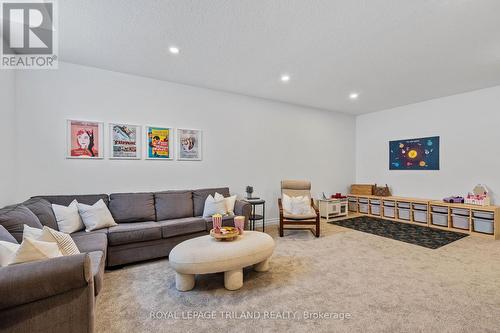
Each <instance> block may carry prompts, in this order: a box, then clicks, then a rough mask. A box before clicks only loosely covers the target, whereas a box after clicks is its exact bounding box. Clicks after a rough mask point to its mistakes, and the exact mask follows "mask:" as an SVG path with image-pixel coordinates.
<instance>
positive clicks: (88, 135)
mask: <svg viewBox="0 0 500 333" xmlns="http://www.w3.org/2000/svg"><path fill="white" fill-rule="evenodd" d="M103 137H104V135H103V123H102V122H95V121H82V120H68V121H67V139H66V140H67V144H66V147H67V148H66V149H67V151H66V158H90V159H102V158H104V156H103V155H104V154H103Z"/></svg>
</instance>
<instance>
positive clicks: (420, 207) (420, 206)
mask: <svg viewBox="0 0 500 333" xmlns="http://www.w3.org/2000/svg"><path fill="white" fill-rule="evenodd" d="M413 209H414V210H425V211H427V205H424V204H413Z"/></svg>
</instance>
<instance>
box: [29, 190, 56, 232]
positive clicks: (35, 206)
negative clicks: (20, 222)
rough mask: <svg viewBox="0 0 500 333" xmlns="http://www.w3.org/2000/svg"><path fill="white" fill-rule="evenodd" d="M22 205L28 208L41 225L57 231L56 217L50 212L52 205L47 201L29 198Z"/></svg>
mask: <svg viewBox="0 0 500 333" xmlns="http://www.w3.org/2000/svg"><path fill="white" fill-rule="evenodd" d="M23 205H24V206H26V207H28V209H29V210H31V211H32V212H33V214H35V215H36V217H38V219H39V220H40V223H41V224H42V225H44V226H47V227H49V228H52V229H54V230H59V227H58V226H57V220H56V216H55V215H54V211H53V210H52V204H51V203H50V202H49V201H47V200H45V199H43V198H31V199H29V200H26V201H25V202H23Z"/></svg>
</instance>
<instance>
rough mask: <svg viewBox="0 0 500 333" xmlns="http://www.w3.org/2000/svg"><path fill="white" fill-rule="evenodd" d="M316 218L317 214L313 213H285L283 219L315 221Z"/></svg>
mask: <svg viewBox="0 0 500 333" xmlns="http://www.w3.org/2000/svg"><path fill="white" fill-rule="evenodd" d="M316 216H317V215H316V212H311V213H308V214H289V213H286V212H284V213H283V217H284V218H286V219H288V220H314V219H315V218H316Z"/></svg>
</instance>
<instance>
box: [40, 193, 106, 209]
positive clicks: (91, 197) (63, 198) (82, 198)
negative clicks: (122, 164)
mask: <svg viewBox="0 0 500 333" xmlns="http://www.w3.org/2000/svg"><path fill="white" fill-rule="evenodd" d="M34 198H42V199H45V200H47V201H48V202H50V203H51V204H56V205H61V206H69V205H70V204H71V203H72V202H73V200H76V201H78V202H79V203H82V204H85V205H93V204H95V203H96V202H97V201H99V200H101V199H102V200H103V201H104V203H105V204H106V205H109V197H108V195H107V194H74V195H39V196H36V197H33V198H32V199H34Z"/></svg>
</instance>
